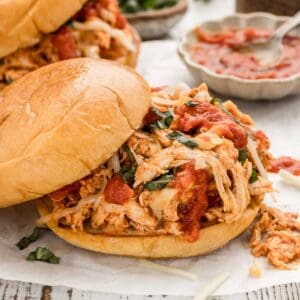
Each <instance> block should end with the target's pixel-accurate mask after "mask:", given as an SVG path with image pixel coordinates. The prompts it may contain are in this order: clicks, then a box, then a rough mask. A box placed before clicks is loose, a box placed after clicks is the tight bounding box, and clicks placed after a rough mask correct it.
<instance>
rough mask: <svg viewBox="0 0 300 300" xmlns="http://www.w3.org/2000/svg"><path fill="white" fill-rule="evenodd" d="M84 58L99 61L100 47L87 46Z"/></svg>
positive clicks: (84, 49) (84, 50)
mask: <svg viewBox="0 0 300 300" xmlns="http://www.w3.org/2000/svg"><path fill="white" fill-rule="evenodd" d="M83 53H84V56H86V57H89V58H93V59H99V58H100V53H99V47H98V46H90V45H89V46H85V47H84V48H83Z"/></svg>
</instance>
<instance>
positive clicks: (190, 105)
mask: <svg viewBox="0 0 300 300" xmlns="http://www.w3.org/2000/svg"><path fill="white" fill-rule="evenodd" d="M184 104H185V105H186V106H189V107H193V106H197V105H198V104H199V103H198V102H195V101H191V100H190V101H187V102H185V103H184Z"/></svg>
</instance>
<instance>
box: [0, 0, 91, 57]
mask: <svg viewBox="0 0 300 300" xmlns="http://www.w3.org/2000/svg"><path fill="white" fill-rule="evenodd" d="M85 2H86V0H71V1H70V0H21V1H13V0H3V1H0V45H1V47H0V57H2V56H5V55H7V54H9V53H11V52H13V51H15V50H17V49H18V48H23V47H28V46H32V45H33V44H35V43H37V42H38V40H39V38H40V37H41V35H42V34H45V33H49V32H52V31H55V30H56V29H58V28H59V27H60V26H61V25H62V24H63V23H65V22H66V21H67V20H68V19H69V18H70V17H71V16H72V15H74V14H75V13H76V12H77V11H78V10H80V8H81V7H82V5H83V4H84V3H85Z"/></svg>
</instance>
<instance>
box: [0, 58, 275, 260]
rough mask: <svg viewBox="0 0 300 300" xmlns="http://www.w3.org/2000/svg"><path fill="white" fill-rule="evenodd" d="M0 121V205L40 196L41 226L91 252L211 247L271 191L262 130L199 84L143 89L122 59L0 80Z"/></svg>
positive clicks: (194, 251)
mask: <svg viewBox="0 0 300 300" xmlns="http://www.w3.org/2000/svg"><path fill="white" fill-rule="evenodd" d="M32 83H34V84H32ZM0 123H1V127H0V207H7V206H10V205H14V204H18V203H22V202H25V201H29V200H31V199H37V207H38V211H39V213H40V218H39V219H38V221H37V222H38V224H39V225H46V226H48V227H49V228H50V229H51V230H52V231H53V232H54V233H55V234H57V235H58V236H59V237H60V238H62V239H64V240H65V241H67V242H69V243H71V244H73V245H75V246H78V247H81V248H85V249H89V250H92V251H97V252H102V253H109V254H115V255H126V256H135V257H152V258H158V257H161V258H171V257H189V256H196V255H202V254H205V253H209V252H211V251H213V250H215V249H218V248H220V247H222V246H224V245H225V244H226V243H228V242H229V241H230V240H231V239H233V238H235V237H236V236H238V235H239V234H241V233H242V232H243V231H244V230H246V229H247V228H248V227H249V226H250V224H251V223H252V221H253V220H254V218H255V217H256V215H257V213H258V212H259V208H260V203H261V201H262V199H263V198H264V195H265V194H266V193H268V192H272V191H273V189H272V185H271V183H270V181H269V180H268V179H267V177H266V174H265V169H267V168H269V166H270V162H271V159H272V157H271V156H270V154H269V152H268V148H269V146H270V143H269V140H268V138H267V137H266V135H265V134H264V133H263V132H262V131H260V130H259V131H256V130H254V129H253V126H254V123H253V120H252V119H251V117H250V116H248V115H246V114H244V113H242V112H241V111H240V110H239V109H238V108H237V107H236V106H235V104H234V103H233V102H231V101H226V102H222V101H220V100H218V99H215V98H212V97H211V96H210V95H209V93H208V90H207V87H206V85H204V84H201V85H200V86H199V87H197V88H190V87H188V86H187V85H185V84H179V85H178V86H176V87H174V88H170V87H159V88H153V89H150V87H149V86H148V84H147V83H146V82H145V80H144V79H143V78H142V77H141V76H139V75H138V74H137V73H136V72H135V71H133V70H132V69H129V68H127V67H125V66H122V65H120V64H117V63H112V62H108V61H105V60H92V59H89V58H78V59H70V60H65V61H61V62H57V63H54V64H51V65H47V66H45V67H42V68H39V69H38V70H36V71H34V72H32V73H29V74H27V75H25V76H23V77H22V78H20V79H19V80H17V81H16V82H14V83H12V84H11V85H10V86H9V87H7V88H5V89H4V90H3V94H2V98H1V101H0ZM20 128H22V130H20Z"/></svg>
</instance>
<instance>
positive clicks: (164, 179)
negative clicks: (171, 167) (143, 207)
mask: <svg viewBox="0 0 300 300" xmlns="http://www.w3.org/2000/svg"><path fill="white" fill-rule="evenodd" d="M173 179H174V175H172V174H166V175H162V176H160V177H158V178H157V179H156V180H153V181H150V182H147V183H146V184H145V189H146V190H148V191H155V190H162V189H163V188H164V187H166V186H167V184H168V183H169V182H170V181H172V180H173Z"/></svg>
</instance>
